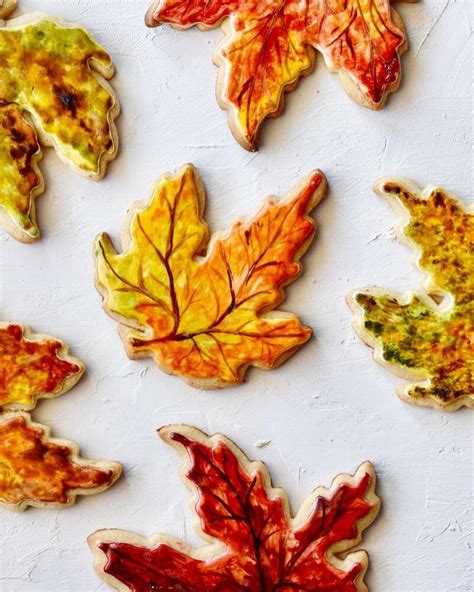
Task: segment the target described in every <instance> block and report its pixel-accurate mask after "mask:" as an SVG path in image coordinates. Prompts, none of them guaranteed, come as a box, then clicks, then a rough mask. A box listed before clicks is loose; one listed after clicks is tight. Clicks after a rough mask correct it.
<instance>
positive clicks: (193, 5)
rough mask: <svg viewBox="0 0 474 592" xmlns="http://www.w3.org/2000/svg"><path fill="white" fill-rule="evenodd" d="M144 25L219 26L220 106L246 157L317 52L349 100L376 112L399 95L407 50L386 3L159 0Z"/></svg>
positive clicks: (399, 24)
mask: <svg viewBox="0 0 474 592" xmlns="http://www.w3.org/2000/svg"><path fill="white" fill-rule="evenodd" d="M146 22H147V24H148V25H149V26H152V27H153V26H158V25H161V24H163V23H170V24H171V25H173V26H174V27H176V28H178V29H186V28H188V27H192V26H193V25H198V26H199V27H200V28H202V29H208V28H213V27H217V26H219V25H220V24H221V23H222V24H223V28H224V31H225V38H224V39H223V40H222V41H221V43H220V44H219V45H218V47H217V49H216V52H215V54H214V61H215V63H216V64H217V65H218V66H219V68H220V74H219V81H218V85H217V99H218V101H219V104H220V105H221V107H222V108H223V109H226V110H228V111H229V123H230V126H231V130H232V132H233V134H234V136H235V137H236V139H237V140H238V141H239V142H240V143H241V144H242V146H243V147H244V148H246V149H247V150H256V149H257V134H258V130H259V127H260V125H261V123H262V122H263V120H264V119H265V118H266V117H268V116H277V115H279V114H280V112H281V111H282V109H283V95H284V93H285V92H288V91H291V90H293V89H294V88H295V87H296V85H297V83H298V79H299V78H300V77H301V76H303V75H307V74H309V73H310V72H311V71H312V69H313V67H314V63H315V50H318V51H319V52H321V53H322V55H323V57H324V60H325V62H326V65H327V66H328V68H329V69H330V70H331V71H337V72H338V73H339V75H340V77H341V80H342V83H343V85H344V88H345V89H346V91H347V92H348V94H349V95H351V96H352V97H353V98H354V99H355V100H356V101H358V102H359V103H361V104H362V105H365V106H367V107H371V108H372V109H379V108H381V107H382V106H383V105H384V103H385V100H386V98H387V95H388V94H389V93H390V92H393V91H395V90H396V89H397V88H398V85H399V82H400V72H401V66H400V55H401V54H402V52H403V51H404V50H405V49H406V47H407V41H406V35H405V32H404V29H403V24H402V22H401V19H400V17H399V16H398V14H397V13H396V12H395V10H394V9H393V7H392V6H391V5H390V1H389V0H363V1H361V0H344V1H342V0H328V1H325V2H321V1H320V0H309V1H308V2H296V1H294V0H283V1H281V0H260V1H259V2H255V1H254V0H226V1H224V2H222V1H221V0H210V1H207V0H206V1H205V2H204V1H203V0H191V1H190V0H157V1H155V2H154V3H153V5H152V6H151V8H150V9H149V11H148V13H147V17H146Z"/></svg>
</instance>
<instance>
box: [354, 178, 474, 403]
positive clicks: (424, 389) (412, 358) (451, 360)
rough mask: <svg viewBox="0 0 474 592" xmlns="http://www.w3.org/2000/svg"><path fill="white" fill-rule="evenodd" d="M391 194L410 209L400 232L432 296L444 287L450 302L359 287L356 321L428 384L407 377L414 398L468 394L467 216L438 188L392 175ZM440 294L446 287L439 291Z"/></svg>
mask: <svg viewBox="0 0 474 592" xmlns="http://www.w3.org/2000/svg"><path fill="white" fill-rule="evenodd" d="M383 189H384V191H385V192H386V193H388V194H392V195H395V196H396V197H397V198H398V199H399V201H400V203H401V205H402V206H403V207H404V208H405V209H406V210H407V211H408V213H409V214H410V221H409V223H408V225H407V226H406V227H405V228H404V233H405V235H406V236H407V237H408V238H409V239H410V240H411V241H412V242H413V243H414V244H415V246H416V247H417V248H418V249H419V250H420V258H419V265H420V267H421V268H422V269H423V270H424V271H426V272H427V273H428V274H429V276H430V278H431V280H432V282H431V287H432V290H433V292H434V293H435V294H436V298H437V299H439V298H442V294H443V293H444V294H445V293H446V292H447V293H448V294H449V296H450V298H451V299H452V303H451V306H447V302H443V304H442V306H441V308H440V309H437V308H436V306H435V303H434V302H433V304H432V305H430V304H429V303H426V302H425V301H424V300H423V299H421V298H420V297H419V296H417V295H412V296H411V297H410V299H409V300H408V301H407V302H405V301H401V300H400V299H399V298H397V297H394V296H392V295H390V294H382V295H381V294H380V293H374V294H371V293H358V294H356V297H355V299H356V302H357V303H358V304H359V306H360V307H361V308H362V309H363V311H364V317H363V320H362V326H363V329H364V331H365V332H366V333H367V334H368V335H370V337H371V339H372V340H373V341H374V342H375V343H377V344H378V345H379V347H380V348H381V350H382V356H383V358H384V360H385V361H387V362H388V363H389V364H393V365H395V366H399V367H401V368H405V369H406V370H407V371H408V372H410V374H413V375H415V376H419V377H420V380H423V379H426V380H429V383H428V385H427V386H419V385H418V386H416V385H412V386H410V387H409V388H408V394H409V395H410V396H411V397H413V398H426V397H431V398H432V399H433V400H434V401H435V402H436V403H437V404H438V405H439V406H441V407H443V406H446V405H448V404H453V403H454V402H456V401H457V400H458V399H460V398H461V397H463V398H466V399H471V400H472V399H474V220H473V216H472V214H469V213H468V212H466V211H464V209H463V208H462V206H461V205H460V204H459V202H458V201H457V200H456V199H454V198H452V197H450V196H448V195H446V194H445V193H444V192H443V191H442V190H434V191H433V192H432V193H431V194H430V195H429V196H428V197H427V198H423V197H421V196H419V195H413V194H412V193H410V191H408V190H407V189H405V188H403V187H402V186H400V185H399V184H397V183H387V184H386V185H385V186H384V188H383ZM445 296H446V294H445Z"/></svg>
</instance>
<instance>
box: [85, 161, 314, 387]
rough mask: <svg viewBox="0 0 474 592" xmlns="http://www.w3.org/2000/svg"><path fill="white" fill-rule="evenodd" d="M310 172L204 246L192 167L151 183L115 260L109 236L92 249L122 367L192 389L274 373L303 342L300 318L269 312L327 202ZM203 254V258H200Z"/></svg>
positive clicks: (305, 334) (294, 272) (305, 331)
mask: <svg viewBox="0 0 474 592" xmlns="http://www.w3.org/2000/svg"><path fill="white" fill-rule="evenodd" d="M325 187H326V183H325V178H324V175H323V174H322V173H321V172H320V171H316V172H314V173H312V174H311V175H309V176H308V177H307V178H306V179H304V180H303V181H302V182H301V183H300V184H299V185H297V186H296V187H295V188H294V189H293V191H292V192H291V193H290V195H289V196H288V197H287V199H286V200H285V201H283V202H281V203H275V202H273V201H272V200H269V201H268V202H267V203H266V204H265V205H264V207H263V208H262V210H261V211H260V213H259V214H258V215H257V217H256V218H254V219H253V220H251V221H250V222H248V223H243V222H237V223H235V224H234V225H233V226H232V228H231V229H230V231H229V232H228V233H227V234H217V235H216V236H214V237H213V239H212V240H211V242H210V243H209V246H208V241H209V232H208V229H207V226H206V224H205V223H204V221H203V219H202V212H203V208H204V190H203V188H202V185H201V183H200V181H199V179H198V177H197V173H196V171H195V170H194V168H193V167H192V166H190V165H188V166H185V167H184V168H183V169H181V171H179V172H178V173H177V174H176V175H175V176H164V177H162V179H161V180H160V181H159V183H158V185H157V187H156V189H155V191H154V193H153V196H152V198H151V201H150V202H149V203H148V204H146V205H145V204H137V205H136V206H135V207H133V208H132V209H131V211H130V214H129V217H128V219H127V222H126V225H125V230H124V234H123V237H122V247H123V252H122V253H117V252H116V251H115V249H114V247H113V245H112V242H111V240H110V238H109V237H108V235H106V234H102V235H100V236H99V237H98V239H97V241H96V245H95V255H96V262H97V282H96V284H97V287H98V289H99V291H100V293H101V294H102V296H103V298H104V306H105V309H106V311H107V312H108V313H109V314H110V315H111V316H113V317H114V318H117V320H118V321H119V322H120V323H121V325H122V327H121V336H122V338H123V341H124V343H125V346H126V349H127V352H128V354H129V355H130V357H132V358H135V357H144V356H153V357H154V359H155V360H156V362H157V363H158V364H159V365H160V366H161V367H162V369H163V370H165V371H167V372H170V373H172V374H178V375H180V376H181V377H182V378H183V379H184V380H186V381H187V382H188V383H189V384H191V385H193V386H199V387H206V388H213V387H219V386H228V385H231V384H235V383H239V382H241V381H242V380H243V376H244V374H245V371H246V369H247V367H248V366H249V365H255V366H260V367H262V368H273V367H275V366H276V365H278V364H279V363H281V362H282V361H284V360H285V359H286V358H287V357H288V356H290V355H291V354H292V353H293V352H294V351H295V350H296V349H298V348H299V347H301V346H302V345H303V344H304V343H305V342H306V341H307V340H308V339H309V337H310V335H311V330H310V329H309V328H308V327H304V326H303V325H302V324H301V322H300V320H299V319H298V317H296V316H294V315H292V314H289V313H285V312H280V311H274V312H272V313H271V314H267V312H268V311H270V310H272V311H273V309H275V308H276V307H277V306H278V305H279V304H280V302H281V301H282V300H283V298H284V292H283V287H284V286H286V285H287V284H289V283H291V282H292V281H295V279H296V278H297V277H298V276H299V275H300V273H301V271H302V267H301V264H300V263H299V259H300V257H301V256H302V255H303V253H304V252H305V251H306V249H307V247H308V246H309V244H310V242H311V240H312V238H313V236H314V233H315V222H314V221H313V220H312V219H310V218H309V217H308V213H309V212H310V211H311V210H312V209H313V208H314V207H315V206H316V205H317V203H319V201H320V200H321V199H322V197H323V196H324V193H325ZM207 247H208V249H207V254H206V255H205V256H204V257H199V258H198V257H197V255H203V253H204V251H205V249H206V248H207Z"/></svg>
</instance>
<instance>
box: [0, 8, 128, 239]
mask: <svg viewBox="0 0 474 592" xmlns="http://www.w3.org/2000/svg"><path fill="white" fill-rule="evenodd" d="M11 9H12V4H11V3H8V2H7V3H6V4H4V5H3V8H2V7H1V6H0V14H3V15H5V14H6V13H7V12H11ZM113 74H114V67H113V65H112V61H111V59H110V56H109V55H108V54H107V52H106V51H105V50H104V49H103V48H102V47H100V46H99V45H97V43H96V42H95V41H93V39H92V38H91V37H90V35H89V34H88V33H87V32H86V31H85V30H83V29H80V28H77V27H76V26H72V25H69V24H68V23H66V22H65V21H62V20H60V19H57V18H53V17H51V16H48V15H45V14H42V13H32V14H28V15H25V16H22V17H19V18H15V19H11V20H9V21H6V22H2V23H0V216H1V219H2V222H3V223H4V225H5V228H6V229H7V231H8V232H9V233H10V234H11V235H12V236H13V237H14V238H16V239H18V240H20V241H22V242H31V241H34V240H36V239H38V238H39V235H40V233H39V228H38V225H37V223H36V216H35V202H34V200H35V197H37V196H38V195H39V194H40V193H42V192H43V190H44V183H43V178H42V176H41V173H40V171H39V168H38V162H39V160H40V158H41V145H40V143H41V144H43V145H45V146H53V147H54V149H55V151H56V153H57V155H58V156H59V158H61V160H63V161H64V162H65V163H66V164H68V165H69V166H70V167H72V168H73V169H74V170H75V171H77V172H79V173H81V174H84V175H86V176H88V177H89V178H91V179H96V180H98V179H101V178H102V177H103V175H104V174H105V169H106V167H107V163H108V162H109V161H110V160H112V159H113V158H115V155H116V153H117V148H118V134H117V130H116V127H115V123H114V121H115V119H116V117H117V115H118V113H119V104H118V101H117V99H116V97H115V94H114V92H113V90H112V88H111V87H110V86H109V84H108V83H107V82H106V80H105V79H109V78H111V77H112V76H113Z"/></svg>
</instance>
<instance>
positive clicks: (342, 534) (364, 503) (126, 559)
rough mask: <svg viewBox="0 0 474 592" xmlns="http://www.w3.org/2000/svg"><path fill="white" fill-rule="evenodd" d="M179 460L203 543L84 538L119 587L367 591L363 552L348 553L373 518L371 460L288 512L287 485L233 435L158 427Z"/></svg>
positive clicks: (196, 591) (114, 533)
mask: <svg viewBox="0 0 474 592" xmlns="http://www.w3.org/2000/svg"><path fill="white" fill-rule="evenodd" d="M159 434H160V436H161V438H162V439H163V440H164V441H165V442H167V443H168V444H170V445H171V446H173V447H174V448H175V449H176V450H177V451H178V452H179V453H180V454H181V455H183V456H184V457H185V459H186V461H185V464H184V466H183V467H182V469H181V475H182V477H183V479H184V482H185V483H186V485H187V486H188V487H189V489H190V490H191V491H192V492H193V494H194V495H193V499H192V508H193V510H194V511H195V512H196V514H197V516H196V518H197V520H196V523H195V524H196V528H197V529H198V533H199V534H200V535H201V536H202V537H203V538H204V539H205V540H206V544H205V545H204V546H201V547H199V548H193V547H191V546H189V545H188V544H186V543H184V542H182V541H179V540H177V539H175V538H173V537H170V536H167V535H161V534H157V535H154V536H152V537H150V538H149V539H146V538H143V537H141V536H138V535H136V534H132V533H130V532H126V531H121V530H99V531H97V532H96V533H95V534H93V535H92V536H90V537H89V546H90V548H91V550H92V552H93V554H94V567H95V569H96V571H97V573H98V575H99V576H100V577H101V578H102V579H103V580H104V581H105V582H106V583H107V584H109V585H110V586H111V587H112V588H114V589H116V590H120V591H124V592H125V591H127V590H128V591H131V592H142V591H145V590H188V591H189V592H191V591H193V592H204V590H206V591H207V592H220V591H225V592H240V591H243V590H248V591H252V592H253V591H254V592H261V591H263V590H290V589H291V590H304V591H305V592H311V591H315V592H316V591H320V590H335V591H336V590H337V592H357V591H363V590H364V591H365V590H367V587H366V585H365V583H364V575H365V572H366V570H367V567H368V556H367V554H366V552H365V551H351V550H352V549H353V548H354V547H355V546H356V545H358V544H359V542H360V540H361V538H362V532H363V531H364V530H365V529H366V528H367V527H368V526H369V525H370V524H371V523H372V522H373V521H374V519H375V518H376V516H377V513H378V510H379V505H380V501H379V499H378V497H377V496H376V494H375V473H374V469H373V467H372V465H371V464H370V463H369V462H365V463H363V464H362V465H361V466H360V467H359V468H358V469H357V471H356V472H355V474H354V475H339V476H338V477H336V479H335V480H334V481H333V483H332V485H331V487H330V488H329V489H325V488H323V487H319V488H318V489H316V490H314V491H313V493H312V494H311V495H310V496H309V497H308V498H307V499H306V501H305V502H304V503H303V505H302V507H301V508H300V510H299V512H298V513H297V515H296V516H295V518H292V516H291V513H290V508H289V503H288V499H287V497H286V494H285V492H284V491H283V490H282V489H280V488H274V487H273V486H272V483H271V480H270V476H269V474H268V472H267V469H266V468H265V466H264V465H263V464H262V463H261V462H251V461H249V460H248V459H247V457H246V456H245V455H244V453H243V452H242V451H241V450H239V449H238V448H237V447H236V446H235V445H234V444H233V443H232V442H231V441H230V440H228V439H227V438H225V437H224V436H222V435H221V434H216V435H214V436H211V437H209V436H207V435H206V434H204V433H202V432H200V431H199V430H196V429H194V428H191V427H188V426H182V425H180V426H169V427H165V428H161V430H159Z"/></svg>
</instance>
